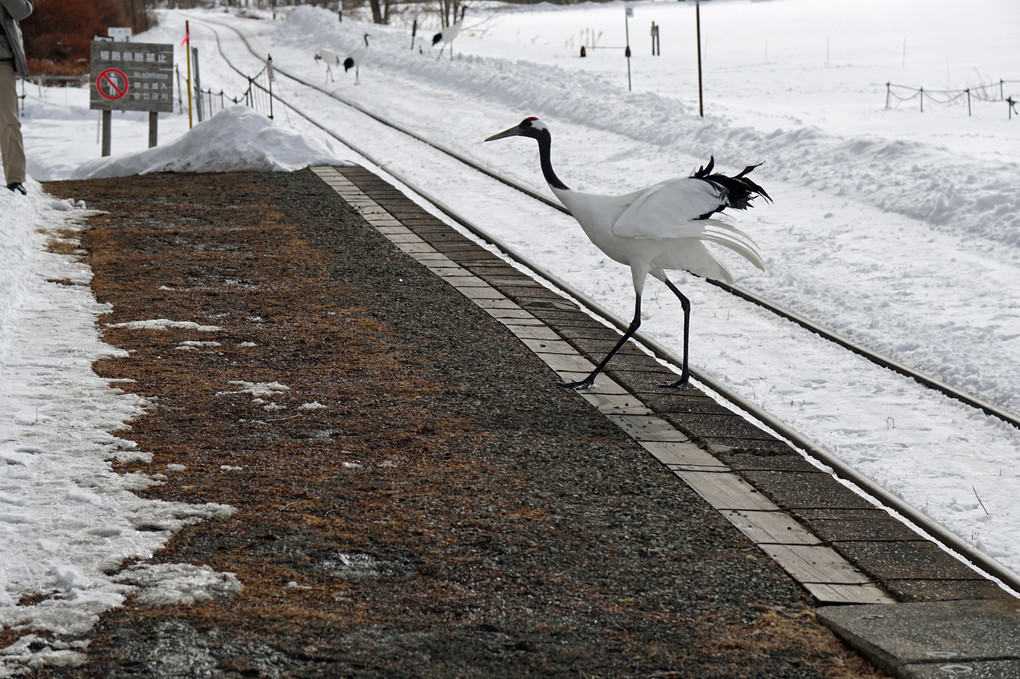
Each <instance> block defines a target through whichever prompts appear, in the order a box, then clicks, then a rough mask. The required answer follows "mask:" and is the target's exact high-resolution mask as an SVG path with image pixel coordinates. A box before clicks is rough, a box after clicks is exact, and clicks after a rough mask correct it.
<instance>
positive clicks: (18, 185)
mask: <svg viewBox="0 0 1020 679" xmlns="http://www.w3.org/2000/svg"><path fill="white" fill-rule="evenodd" d="M7 188H8V189H10V190H11V191H20V192H21V195H23V196H27V195H28V191H26V190H25V187H24V186H22V184H21V182H11V183H10V184H8V185H7Z"/></svg>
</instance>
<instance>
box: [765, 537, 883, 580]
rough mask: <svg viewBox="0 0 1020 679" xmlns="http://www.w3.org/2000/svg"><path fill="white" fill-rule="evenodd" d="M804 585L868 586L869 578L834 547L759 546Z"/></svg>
mask: <svg viewBox="0 0 1020 679" xmlns="http://www.w3.org/2000/svg"><path fill="white" fill-rule="evenodd" d="M758 547H759V548H760V549H761V550H762V551H763V552H765V553H766V554H768V555H769V556H771V557H772V558H773V559H774V560H775V561H776V563H778V564H779V565H780V566H782V567H783V570H785V571H786V572H787V573H789V574H790V575H792V576H793V577H794V579H796V580H797V581H798V582H800V583H801V584H804V585H807V584H808V583H819V584H830V585H831V584H837V585H866V584H870V580H869V578H868V577H867V576H866V575H864V573H861V572H860V571H859V570H857V569H856V568H854V567H853V566H852V565H850V562H848V561H847V560H846V559H844V558H843V557H841V556H840V555H839V554H837V553H836V551H835V550H834V549H832V548H831V547H825V546H823V545H758Z"/></svg>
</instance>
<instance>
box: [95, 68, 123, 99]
mask: <svg viewBox="0 0 1020 679" xmlns="http://www.w3.org/2000/svg"><path fill="white" fill-rule="evenodd" d="M96 89H97V90H99V96H101V97H102V98H103V99H109V100H110V101H117V100H118V99H120V98H121V97H123V96H124V95H125V94H127V91H128V79H127V76H126V75H124V71H121V70H119V69H116V68H108V69H106V70H105V71H103V72H102V73H100V74H99V77H98V78H96Z"/></svg>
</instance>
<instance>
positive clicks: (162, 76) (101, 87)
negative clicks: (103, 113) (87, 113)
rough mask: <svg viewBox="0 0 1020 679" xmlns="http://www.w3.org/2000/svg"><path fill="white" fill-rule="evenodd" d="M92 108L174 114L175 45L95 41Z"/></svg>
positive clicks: (93, 50) (90, 100)
mask: <svg viewBox="0 0 1020 679" xmlns="http://www.w3.org/2000/svg"><path fill="white" fill-rule="evenodd" d="M91 56H92V64H91V65H92V69H91V70H92V90H91V93H90V96H89V108H92V109H101V110H102V109H107V110H112V111H167V112H169V111H173V108H174V107H173V104H174V97H173V94H174V87H173V71H174V46H173V45H162V44H157V43H138V42H111V41H108V40H93V41H92V55H91Z"/></svg>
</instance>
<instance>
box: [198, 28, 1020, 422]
mask: <svg viewBox="0 0 1020 679" xmlns="http://www.w3.org/2000/svg"><path fill="white" fill-rule="evenodd" d="M199 21H201V22H207V23H213V24H216V25H218V26H221V27H223V28H226V29H229V30H231V31H233V32H234V33H236V34H237V35H238V37H239V38H240V39H241V40H242V41H243V42H244V44H245V47H247V49H248V51H249V52H250V53H251V54H252V55H253V56H255V57H258V53H257V52H255V50H254V48H253V47H252V46H251V43H250V42H249V41H248V38H247V37H245V35H244V34H243V33H241V31H239V30H238V29H237V28H235V27H233V26H230V25H228V24H223V23H220V22H216V21H211V20H208V19H201V20H199ZM214 33H215V31H214ZM216 43H217V47H218V48H219V49H220V54H221V56H223V57H224V59H225V60H226V61H227V63H228V64H230V66H231V68H233V69H234V70H235V71H237V72H238V73H240V74H241V75H244V74H243V73H242V72H241V71H240V70H239V69H237V68H236V67H235V66H234V65H233V64H232V63H231V62H230V61H229V59H227V58H226V55H224V54H223V49H222V46H221V45H220V43H219V35H218V34H216ZM274 71H275V72H276V73H279V74H282V75H285V76H286V77H288V78H290V79H291V80H294V81H295V82H297V83H300V84H302V85H304V86H305V87H309V88H312V89H314V90H317V91H318V92H321V93H322V94H324V95H326V96H328V97H330V98H332V99H334V100H336V101H338V102H340V103H342V104H344V105H345V106H349V107H350V108H352V109H354V110H356V111H358V112H359V113H362V114H364V115H366V116H368V117H369V118H371V119H372V120H375V121H376V122H378V123H380V124H382V125H385V126H386V127H389V128H391V129H393V130H396V131H398V132H401V133H403V134H405V135H407V136H408V137H411V138H412V139H414V140H416V141H418V142H421V143H422V144H425V145H427V146H430V147H432V148H434V149H436V150H437V151H439V152H441V153H443V154H445V155H447V156H450V157H451V158H454V159H455V160H457V161H459V162H460V163H463V164H464V165H466V166H467V167H469V168H471V169H472V170H475V171H477V172H481V173H482V174H484V175H486V176H487V177H489V178H491V179H494V180H496V181H498V182H500V183H501V184H504V185H506V186H509V187H511V188H513V189H516V190H518V191H520V192H522V193H524V194H525V195H527V196H529V197H530V198H533V199H535V200H537V201H540V202H542V203H544V204H545V205H548V206H549V207H551V208H553V209H555V210H559V211H560V212H562V213H565V214H569V212H568V211H567V209H566V208H565V207H564V206H563V205H561V204H560V203H558V202H556V201H554V200H552V199H551V198H549V197H548V196H545V195H543V194H541V193H539V192H537V191H535V190H534V189H531V188H529V187H527V186H524V185H522V184H519V183H517V182H515V181H514V180H512V179H508V178H506V177H503V176H502V175H500V174H498V173H496V172H494V171H492V170H490V169H488V168H486V167H484V166H482V165H481V164H479V163H478V162H476V161H474V160H472V159H470V158H468V157H466V156H464V155H463V154H460V153H458V152H456V151H454V150H452V149H450V148H448V147H446V146H444V145H443V144H439V143H437V142H435V141H433V140H430V139H426V138H425V137H422V136H421V135H419V134H418V133H416V132H413V131H411V130H408V129H407V128H405V127H403V126H401V125H398V124H396V123H394V122H392V121H390V120H387V119H385V118H383V117H382V116H380V115H379V114H377V113H375V112H373V111H370V110H368V109H366V108H365V107H364V106H361V105H360V104H358V103H356V102H352V101H348V100H346V99H344V98H343V97H340V96H338V95H337V94H336V93H335V92H331V91H329V90H327V89H325V88H323V87H320V86H319V85H316V84H314V83H310V82H308V81H307V80H305V79H303V78H300V77H298V76H295V75H292V74H290V73H288V72H287V71H285V70H283V69H281V68H279V67H274ZM281 101H282V99H281ZM287 105H288V106H291V108H294V107H293V106H292V105H291V104H287ZM294 110H295V111H297V109H296V108H295V109H294ZM298 112H299V113H300V111H298ZM301 115H302V117H304V118H305V119H306V120H309V122H312V123H313V124H314V125H316V126H317V127H319V128H320V129H322V130H323V131H325V132H327V133H328V134H331V135H332V136H333V137H334V138H336V139H337V140H338V141H341V142H342V143H344V144H345V145H347V146H349V147H351V148H352V149H353V150H355V151H356V152H358V153H360V154H361V155H362V156H364V157H365V158H366V159H369V160H370V161H371V162H372V163H374V164H376V165H378V166H379V167H380V168H383V167H384V166H383V165H382V164H381V163H380V162H379V161H377V160H375V159H372V158H371V157H370V156H369V155H368V154H366V153H364V152H363V151H361V150H359V149H358V148H356V147H355V146H353V145H352V144H351V143H350V142H348V141H344V140H342V139H340V138H339V137H338V136H337V135H335V134H334V133H333V132H332V131H331V130H328V129H326V128H325V127H323V126H322V125H320V124H318V123H316V122H314V121H312V120H311V118H309V117H308V116H307V115H305V114H303V113H302V114H301ZM386 171H387V172H389V173H390V174H392V175H393V176H394V177H396V176H397V175H396V174H393V172H391V171H390V170H386ZM485 238H487V237H485ZM708 282H709V283H711V284H713V285H715V286H717V287H719V288H722V289H723V290H725V291H727V292H729V293H730V294H733V295H736V296H737V297H740V298H741V299H744V300H745V301H748V302H751V303H752V304H755V305H757V306H759V307H761V308H763V309H766V310H768V311H770V312H772V313H773V314H776V315H777V316H780V317H782V318H785V319H786V320H788V321H790V322H792V323H794V324H796V325H799V326H801V327H802V328H804V329H806V330H808V331H810V332H812V333H814V334H815V335H818V336H819V337H822V338H823V339H826V340H828V341H830V342H833V343H835V344H837V345H839V346H841V347H843V348H844V349H847V350H848V351H851V352H852V353H854V354H856V355H858V356H861V357H862V358H865V359H867V360H869V361H871V362H872V363H874V364H875V365H878V366H880V367H883V368H886V369H888V370H892V371H893V372H896V373H899V374H901V375H904V376H906V377H909V378H911V379H913V380H915V381H917V382H918V383H920V384H922V385H924V386H926V387H928V388H930V389H933V390H935V391H937V392H939V393H941V394H943V395H945V396H948V397H950V398H953V399H955V400H957V401H960V402H962V403H965V404H967V405H969V406H971V407H973V408H977V409H979V410H981V411H982V412H983V413H985V414H986V415H989V416H991V417H995V418H997V419H999V420H1002V421H1003V422H1006V423H1008V424H1011V425H1012V426H1014V427H1016V428H1018V429H1020V415H1017V414H1015V413H1012V412H1010V411H1008V410H1006V409H1004V408H1001V407H999V406H997V405H995V404H993V403H990V402H988V401H986V400H984V399H982V398H979V397H977V396H974V395H972V394H968V393H967V392H964V391H962V390H960V389H957V388H956V387H953V386H951V385H949V384H947V383H945V382H943V381H941V380H939V379H938V378H936V377H933V376H931V375H928V374H926V373H924V372H921V371H919V370H917V369H915V368H912V367H910V366H908V365H906V364H904V363H902V362H900V361H897V360H896V359H894V358H891V357H889V356H886V355H884V354H881V353H879V352H877V351H874V350H872V349H868V348H867V347H865V346H863V345H862V344H860V343H858V342H855V341H854V340H851V339H849V338H848V337H845V336H843V335H841V334H839V333H837V332H836V331H834V330H830V329H828V328H826V327H824V326H822V325H820V324H818V323H816V322H815V321H812V320H811V319H809V318H807V317H806V316H804V315H802V314H800V313H798V312H796V311H793V310H791V309H787V308H785V307H782V306H780V305H778V304H776V303H774V302H771V301H769V300H768V299H766V298H764V297H762V296H761V295H759V294H757V293H755V292H752V291H750V290H748V289H747V288H743V287H741V286H739V285H733V284H728V283H723V282H721V281H713V280H709V281H708Z"/></svg>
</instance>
